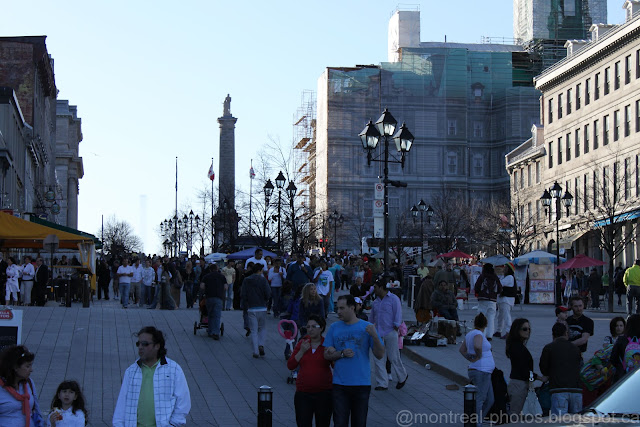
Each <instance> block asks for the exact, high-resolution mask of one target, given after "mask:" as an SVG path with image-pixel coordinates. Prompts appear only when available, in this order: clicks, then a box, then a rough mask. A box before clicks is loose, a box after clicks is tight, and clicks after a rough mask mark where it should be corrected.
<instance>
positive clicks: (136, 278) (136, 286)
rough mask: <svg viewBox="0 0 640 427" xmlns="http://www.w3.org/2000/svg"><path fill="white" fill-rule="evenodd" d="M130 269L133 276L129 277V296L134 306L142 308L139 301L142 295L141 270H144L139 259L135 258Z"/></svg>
mask: <svg viewBox="0 0 640 427" xmlns="http://www.w3.org/2000/svg"><path fill="white" fill-rule="evenodd" d="M131 268H132V270H133V276H131V291H130V296H131V299H132V300H133V304H134V305H140V306H142V304H140V301H141V295H142V270H144V266H143V265H142V264H141V263H140V258H138V257H136V259H135V261H134V263H133V265H132V266H131Z"/></svg>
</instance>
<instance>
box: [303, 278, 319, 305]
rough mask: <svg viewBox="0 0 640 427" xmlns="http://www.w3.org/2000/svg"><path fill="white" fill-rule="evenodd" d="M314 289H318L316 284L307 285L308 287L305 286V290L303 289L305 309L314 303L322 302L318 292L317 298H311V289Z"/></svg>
mask: <svg viewBox="0 0 640 427" xmlns="http://www.w3.org/2000/svg"><path fill="white" fill-rule="evenodd" d="M312 287H314V288H315V287H316V284H315V283H307V284H306V285H304V288H302V303H303V304H304V306H305V307H308V306H309V304H311V303H312V302H314V303H315V302H318V301H320V296H319V295H318V292H317V291H316V296H315V298H313V300H312V298H311V288H312Z"/></svg>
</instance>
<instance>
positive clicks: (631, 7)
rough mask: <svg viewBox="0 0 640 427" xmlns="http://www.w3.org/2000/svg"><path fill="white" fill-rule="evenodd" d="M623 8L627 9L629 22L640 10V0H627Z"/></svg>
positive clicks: (627, 20)
mask: <svg viewBox="0 0 640 427" xmlns="http://www.w3.org/2000/svg"><path fill="white" fill-rule="evenodd" d="M622 8H623V9H625V10H626V13H625V16H626V22H629V21H631V20H632V19H633V17H634V16H635V15H636V14H637V13H638V12H639V11H640V1H639V0H627V1H625V2H624V4H623V5H622Z"/></svg>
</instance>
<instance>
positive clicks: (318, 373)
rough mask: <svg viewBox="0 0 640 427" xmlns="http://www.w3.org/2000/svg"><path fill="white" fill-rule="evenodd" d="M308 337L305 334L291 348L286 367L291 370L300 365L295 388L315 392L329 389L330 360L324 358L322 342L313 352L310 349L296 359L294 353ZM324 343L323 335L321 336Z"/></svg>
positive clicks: (330, 379) (330, 377) (331, 381)
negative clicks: (291, 352)
mask: <svg viewBox="0 0 640 427" xmlns="http://www.w3.org/2000/svg"><path fill="white" fill-rule="evenodd" d="M305 339H309V336H308V335H306V336H305V337H303V338H302V339H301V340H300V341H298V344H297V345H296V348H295V349H293V354H291V357H290V358H289V360H288V361H287V368H288V369H289V370H291V371H293V370H294V369H295V368H296V367H297V366H298V365H300V371H299V372H298V379H297V380H296V390H297V391H302V392H305V393H317V392H319V391H323V390H331V388H332V387H333V374H332V373H331V362H329V361H328V360H326V359H325V358H324V346H323V345H322V343H321V344H320V345H319V346H318V348H317V349H316V351H315V353H314V352H313V351H312V349H309V350H307V352H306V353H305V354H304V355H303V356H302V359H300V362H298V361H297V360H296V354H298V352H299V351H300V345H301V344H302V341H303V340H305ZM322 342H323V343H324V337H323V338H322Z"/></svg>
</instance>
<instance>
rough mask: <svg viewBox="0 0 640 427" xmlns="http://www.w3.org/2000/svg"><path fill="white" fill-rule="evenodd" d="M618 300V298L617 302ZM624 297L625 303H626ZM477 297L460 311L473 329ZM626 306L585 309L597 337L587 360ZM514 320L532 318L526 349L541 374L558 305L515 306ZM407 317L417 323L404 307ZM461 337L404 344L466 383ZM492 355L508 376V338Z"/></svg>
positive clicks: (591, 341) (436, 368)
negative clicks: (452, 342)
mask: <svg viewBox="0 0 640 427" xmlns="http://www.w3.org/2000/svg"><path fill="white" fill-rule="evenodd" d="M616 302H617V301H616ZM624 302H625V301H624V298H623V303H624ZM476 304H477V302H476V300H475V299H471V300H470V301H469V304H465V309H464V310H459V311H458V316H459V318H460V320H466V321H467V327H468V330H471V329H472V328H473V318H474V317H475V315H476V314H477V310H476V308H475V307H476ZM624 307H625V305H624V304H623V305H622V306H618V305H617V304H616V305H615V306H614V310H616V311H617V312H616V313H614V314H610V313H607V312H604V311H599V310H585V312H584V314H585V315H586V316H588V317H590V318H591V319H593V321H594V329H595V330H594V336H592V337H591V338H590V339H589V343H588V346H587V352H586V353H585V359H586V358H587V357H590V356H591V355H593V353H594V352H595V351H596V350H598V349H599V348H601V347H602V342H603V340H604V337H605V336H607V335H610V333H609V321H610V320H611V319H612V318H613V317H616V316H622V317H625V318H626V314H625V313H624ZM511 317H512V319H516V318H518V317H524V318H526V319H528V320H529V322H530V324H531V328H532V332H531V336H530V338H529V342H528V343H527V348H528V349H529V351H530V352H531V355H532V356H533V367H534V371H535V372H536V373H540V368H539V362H540V355H541V354H542V348H543V347H544V346H545V345H546V344H548V343H550V342H551V341H552V336H551V328H552V326H553V324H554V323H555V321H556V316H555V307H553V306H551V305H530V304H528V305H523V306H516V307H514V308H513V310H512V312H511ZM404 319H405V321H406V322H407V324H409V320H410V321H411V323H415V315H414V313H413V311H411V309H408V308H406V307H404ZM463 338H464V335H463V336H462V337H458V339H457V344H456V345H447V346H446V347H426V346H424V345H421V346H407V347H405V350H404V351H405V355H406V356H407V357H410V358H411V359H412V360H415V361H417V362H419V363H421V364H423V365H424V364H425V363H429V364H431V367H432V370H434V371H435V372H437V373H440V374H441V375H444V376H445V377H447V378H449V379H450V380H452V381H455V382H457V383H458V384H461V385H464V384H467V367H468V365H469V363H468V361H467V360H465V359H464V358H463V357H462V356H461V355H460V353H459V352H458V348H459V347H460V344H462V340H463ZM491 345H492V353H493V358H494V360H495V362H496V367H497V368H498V369H500V370H502V371H503V372H504V373H505V376H506V378H507V381H508V378H509V374H510V373H511V362H510V360H509V359H507V356H506V355H505V340H501V339H498V338H494V339H493V340H492V342H491Z"/></svg>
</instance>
